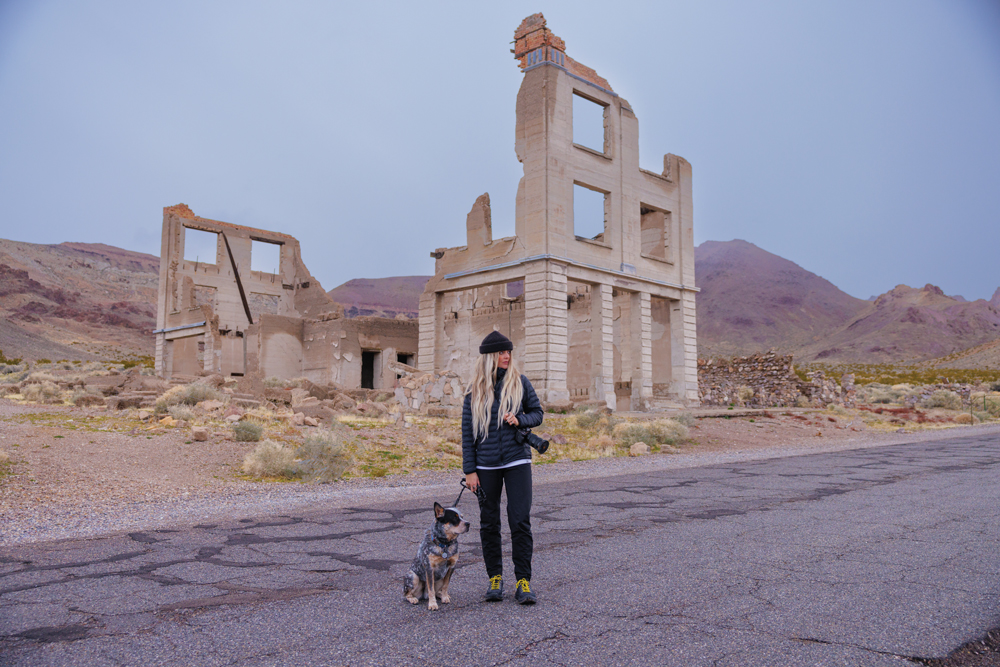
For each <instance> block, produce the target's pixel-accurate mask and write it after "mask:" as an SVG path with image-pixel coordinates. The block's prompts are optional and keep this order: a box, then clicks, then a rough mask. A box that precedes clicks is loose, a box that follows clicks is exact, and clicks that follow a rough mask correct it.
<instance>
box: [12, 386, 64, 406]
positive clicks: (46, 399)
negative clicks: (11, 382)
mask: <svg viewBox="0 0 1000 667" xmlns="http://www.w3.org/2000/svg"><path fill="white" fill-rule="evenodd" d="M21 395H22V396H24V399H25V400H26V401H31V402H32V403H61V402H62V400H61V399H60V397H59V396H60V391H59V387H57V386H56V385H55V383H52V382H48V381H45V382H41V383H37V384H29V385H28V386H26V387H25V388H24V389H22V390H21Z"/></svg>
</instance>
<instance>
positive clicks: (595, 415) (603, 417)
mask: <svg viewBox="0 0 1000 667" xmlns="http://www.w3.org/2000/svg"><path fill="white" fill-rule="evenodd" d="M572 423H573V426H575V427H576V428H578V429H580V430H581V431H602V432H604V433H608V434H610V433H611V431H612V430H613V429H614V427H615V424H617V423H618V420H617V419H615V418H614V416H612V415H610V414H608V413H607V412H605V411H603V410H587V411H585V412H581V413H579V414H577V415H574V416H573V419H572Z"/></svg>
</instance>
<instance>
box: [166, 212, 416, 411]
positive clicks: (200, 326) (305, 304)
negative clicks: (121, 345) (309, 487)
mask: <svg viewBox="0 0 1000 667" xmlns="http://www.w3.org/2000/svg"><path fill="white" fill-rule="evenodd" d="M190 230H197V231H200V232H206V233H210V234H215V235H216V237H217V238H216V242H215V252H214V256H212V257H208V258H204V259H203V258H198V259H197V260H196V261H191V260H190V259H185V251H184V249H185V240H186V237H187V234H188V233H189V231H190ZM254 242H261V243H270V244H274V245H278V246H280V248H279V253H278V258H279V261H278V266H277V267H275V269H276V272H275V273H266V272H260V271H252V270H251V259H252V257H251V253H252V252H253V247H254ZM157 306H158V308H157V331H156V335H157V345H156V369H157V372H158V374H160V375H161V376H164V377H173V376H177V375H199V374H205V373H218V374H221V375H236V376H240V375H246V376H247V382H246V386H247V387H250V388H258V389H259V388H262V387H263V379H264V378H268V377H277V378H280V379H290V378H296V377H303V376H304V377H308V378H309V379H311V380H313V381H314V382H318V383H323V384H327V383H330V382H334V383H337V384H339V385H341V386H345V387H348V388H356V387H360V386H362V384H363V380H362V378H363V377H365V379H366V380H368V383H369V384H371V385H372V386H373V387H374V388H381V389H385V390H386V391H391V390H392V388H393V385H394V383H395V380H396V375H395V374H394V373H390V372H389V371H388V369H387V366H386V365H385V361H387V360H389V359H391V360H393V361H396V360H397V358H398V357H397V355H402V356H403V358H405V359H407V360H409V361H410V362H411V363H415V362H416V359H415V355H416V353H417V339H418V328H417V323H416V322H412V321H409V320H386V319H383V318H375V317H368V318H356V319H352V320H345V319H344V318H343V317H342V315H343V309H342V307H341V306H339V305H338V304H336V303H334V302H333V301H332V300H331V299H330V297H329V295H328V294H327V293H326V292H325V291H324V290H323V287H322V285H320V283H319V281H317V280H316V279H315V278H314V277H313V276H312V275H311V274H310V273H309V271H308V269H306V267H305V264H303V262H302V258H301V255H300V251H299V242H298V241H297V240H295V239H294V238H293V237H291V236H288V235H287V234H279V233H277V232H269V231H265V230H261V229H253V228H250V227H242V226H239V225H233V224H230V223H226V222H219V221H217V220H208V219H206V218H200V217H198V216H196V215H194V213H192V212H191V210H190V209H189V208H188V207H187V206H185V205H183V204H180V205H178V206H171V207H167V208H165V209H164V210H163V237H162V251H161V257H160V291H159V296H158V302H157ZM365 360H367V361H368V362H369V363H368V365H367V371H368V373H367V375H366V372H365V371H366V365H365Z"/></svg>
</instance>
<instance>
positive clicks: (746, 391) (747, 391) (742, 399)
mask: <svg viewBox="0 0 1000 667" xmlns="http://www.w3.org/2000/svg"><path fill="white" fill-rule="evenodd" d="M753 393H754V392H753V388H751V387H748V386H746V385H745V384H741V385H740V386H739V387H737V388H736V401H737V402H738V403H739V404H740V405H741V406H742V405H746V404H747V403H749V402H750V399H752V398H753ZM647 444H648V443H647Z"/></svg>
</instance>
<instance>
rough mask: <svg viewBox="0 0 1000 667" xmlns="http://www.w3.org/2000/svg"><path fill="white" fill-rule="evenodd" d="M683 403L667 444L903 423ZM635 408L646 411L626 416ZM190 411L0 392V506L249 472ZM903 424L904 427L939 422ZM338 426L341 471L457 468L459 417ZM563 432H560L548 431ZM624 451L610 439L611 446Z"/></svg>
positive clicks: (560, 424) (724, 443) (841, 435)
mask: <svg viewBox="0 0 1000 667" xmlns="http://www.w3.org/2000/svg"><path fill="white" fill-rule="evenodd" d="M691 414H692V415H693V416H694V417H695V419H694V420H693V422H692V425H691V427H690V429H689V434H690V436H689V439H688V440H686V441H684V442H681V443H678V445H677V446H676V448H674V449H672V450H671V451H673V452H675V453H676V452H681V453H698V452H705V453H708V452H726V451H735V450H740V451H752V450H756V449H773V448H776V447H777V448H781V447H788V448H790V449H791V448H801V447H802V446H811V445H819V444H821V443H822V444H823V445H832V444H834V443H837V442H848V441H851V440H852V439H861V438H863V439H865V440H871V439H875V440H877V439H879V438H880V437H884V436H885V435H886V434H895V433H896V432H897V431H899V430H900V428H901V427H900V426H899V420H898V419H895V418H893V416H892V415H887V416H885V417H886V418H883V416H882V415H874V414H872V413H870V412H864V411H857V410H853V411H843V410H841V411H840V412H839V413H831V412H828V411H819V410H794V411H789V410H781V409H775V410H771V411H752V412H751V411H730V412H726V411H714V412H713V411H696V412H693V413H691ZM644 418H645V419H648V416H640V415H631V416H626V417H625V419H630V420H641V419H644ZM199 423H200V424H202V425H204V426H206V427H207V428H208V430H209V434H210V435H209V439H208V441H206V442H196V441H193V440H192V438H191V429H190V428H188V427H186V426H178V427H173V428H170V427H164V426H163V425H161V424H158V423H157V422H156V421H154V420H149V419H147V420H146V421H143V420H141V419H139V416H138V414H137V411H134V410H133V411H125V412H121V413H111V412H106V411H105V410H104V409H98V408H77V407H72V406H48V405H37V404H30V403H29V404H23V403H19V402H15V401H12V400H9V399H0V513H3V514H6V515H8V516H10V515H11V514H15V515H16V514H17V513H18V511H19V509H27V508H29V507H30V508H32V509H33V510H34V511H37V510H38V508H39V507H44V506H46V505H57V504H58V505H65V504H72V503H88V502H98V501H99V502H102V503H107V502H109V501H112V502H113V501H117V500H122V501H155V500H165V499H171V498H178V499H185V498H189V497H192V496H204V495H207V494H215V493H229V492H232V491H234V490H238V489H239V488H241V487H246V486H249V485H252V484H255V482H254V481H252V480H249V479H248V478H247V477H246V476H245V475H244V474H243V473H242V471H241V465H242V461H243V458H244V457H245V456H246V455H247V454H248V453H249V452H250V451H251V450H253V448H254V447H255V446H256V444H257V443H254V442H237V441H236V440H234V438H233V432H232V429H231V427H230V426H229V425H228V424H226V423H225V422H222V421H212V420H211V419H209V418H207V417H206V418H205V419H201V420H199ZM904 425H905V426H906V427H907V428H906V430H907V431H909V430H910V429H911V428H912V429H926V428H935V427H941V426H943V424H935V423H924V424H911V423H909V422H906V423H905V424H904ZM311 428H312V427H308V426H294V425H291V424H289V423H287V422H276V423H274V424H272V425H270V426H268V427H267V428H266V429H265V437H269V438H271V439H274V440H278V441H289V442H292V441H295V440H300V439H301V438H302V437H303V436H305V435H308V433H309V432H310V429H311ZM338 430H339V432H340V433H341V434H342V437H343V438H344V440H345V442H347V443H349V449H350V450H351V451H352V452H353V453H354V455H355V458H356V463H355V465H354V466H353V467H352V468H351V469H350V471H349V472H348V477H355V478H357V477H382V478H384V477H393V476H399V477H402V478H403V479H401V480H397V482H396V483H402V484H405V483H406V482H405V476H406V475H410V476H411V478H415V477H417V476H419V473H421V472H422V471H441V472H443V471H451V470H454V471H456V472H457V471H459V470H460V466H461V445H460V444H459V443H460V434H459V423H458V421H457V420H450V419H413V420H412V423H407V424H405V425H401V424H397V423H396V422H394V421H391V420H386V421H380V420H365V419H349V420H346V421H345V423H343V424H341V425H340V426H339V427H338ZM536 432H538V433H540V434H541V435H543V436H544V437H549V438H552V439H553V441H554V442H553V445H552V446H551V448H550V451H549V452H548V454H547V455H546V456H544V457H537V458H536V462H537V463H539V464H544V463H553V462H559V463H566V462H569V461H571V460H577V459H578V458H580V452H581V448H582V447H584V446H585V445H584V442H585V440H586V439H587V437H588V436H590V435H592V434H591V433H587V432H582V431H580V430H579V429H577V428H575V427H574V420H573V417H572V416H569V415H546V421H545V424H544V426H543V427H542V428H540V429H536ZM553 436H562V437H561V438H559V437H554V438H553ZM563 438H564V439H565V442H563V443H560V442H558V441H560V440H562V439H563ZM664 449H665V450H670V449H671V448H668V447H665V448H664ZM626 452H627V449H625V448H622V447H619V448H617V450H616V452H615V453H616V454H617V455H624V454H625V453H626ZM670 455H671V454H670V453H654V454H650V455H649V456H670ZM4 459H6V461H5V460H4ZM275 483H279V482H275ZM256 484H258V485H259V482H257V483H256Z"/></svg>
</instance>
